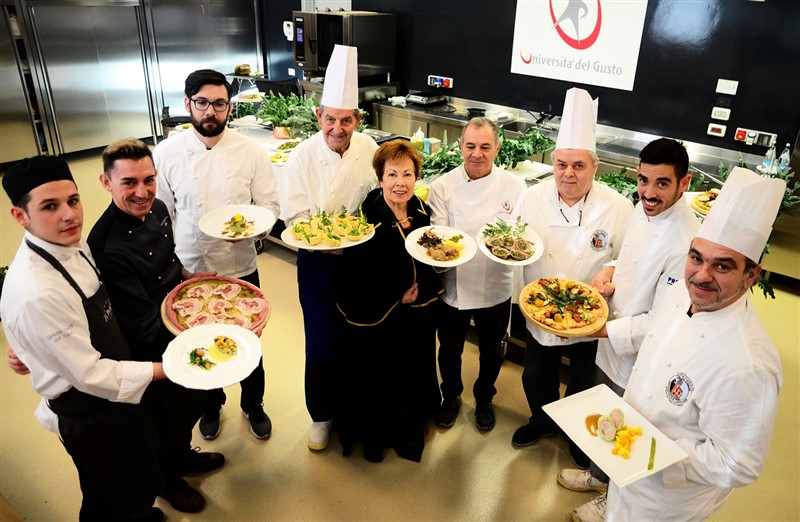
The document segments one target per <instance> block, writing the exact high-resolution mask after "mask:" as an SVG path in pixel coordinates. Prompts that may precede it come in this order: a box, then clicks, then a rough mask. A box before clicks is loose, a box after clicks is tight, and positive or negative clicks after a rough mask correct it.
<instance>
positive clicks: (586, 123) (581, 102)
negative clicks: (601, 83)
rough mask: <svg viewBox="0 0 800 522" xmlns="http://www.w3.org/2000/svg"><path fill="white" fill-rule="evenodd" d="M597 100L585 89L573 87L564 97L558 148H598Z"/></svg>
mask: <svg viewBox="0 0 800 522" xmlns="http://www.w3.org/2000/svg"><path fill="white" fill-rule="evenodd" d="M596 127H597V100H596V99H595V100H592V96H591V95H590V94H589V93H588V92H587V91H585V90H583V89H578V88H577V87H573V88H572V89H570V90H568V91H567V96H566V98H565V99H564V112H563V114H562V115H561V127H559V129H558V139H557V140H556V149H585V150H591V151H593V152H594V151H595V150H596V143H595V136H594V133H595V128H596Z"/></svg>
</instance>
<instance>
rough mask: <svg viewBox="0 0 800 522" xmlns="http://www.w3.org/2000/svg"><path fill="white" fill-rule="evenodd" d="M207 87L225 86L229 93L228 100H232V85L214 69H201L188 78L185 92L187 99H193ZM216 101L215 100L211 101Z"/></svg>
mask: <svg viewBox="0 0 800 522" xmlns="http://www.w3.org/2000/svg"><path fill="white" fill-rule="evenodd" d="M205 85H224V86H225V90H226V91H228V100H230V99H231V84H230V82H229V81H228V79H227V78H225V75H224V74H222V73H221V72H217V71H215V70H213V69H200V70H199V71H195V72H193V73H191V74H190V75H189V76H187V77H186V82H185V84H184V89H183V92H184V93H185V94H186V97H187V98H191V97H192V96H194V95H195V94H197V93H198V92H200V89H202V88H203V86H205ZM211 101H214V100H211Z"/></svg>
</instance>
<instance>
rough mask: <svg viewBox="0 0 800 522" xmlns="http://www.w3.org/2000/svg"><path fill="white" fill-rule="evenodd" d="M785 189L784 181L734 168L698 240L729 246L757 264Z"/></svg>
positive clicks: (698, 233)
mask: <svg viewBox="0 0 800 522" xmlns="http://www.w3.org/2000/svg"><path fill="white" fill-rule="evenodd" d="M785 190H786V182H785V181H783V180H782V179H776V178H766V177H762V176H759V175H758V174H756V173H755V172H753V171H751V170H747V169H744V168H741V167H734V168H733V170H732V171H731V173H730V175H729V176H728V179H727V180H725V184H724V185H723V186H722V190H721V191H720V193H719V196H717V199H716V200H715V201H714V206H713V207H711V210H710V211H709V213H708V216H706V218H705V220H704V221H703V224H702V225H701V226H700V230H698V232H697V236H695V237H700V238H703V239H707V240H709V241H713V242H714V243H718V244H720V245H722V246H726V247H728V248H730V249H732V250H735V251H737V252H739V253H740V254H743V255H744V256H745V257H747V258H748V259H750V260H752V261H756V262H757V261H758V260H759V259H760V258H761V252H763V251H764V245H766V244H767V239H769V235H770V233H771V232H772V225H773V223H775V217H776V216H777V215H778V209H779V208H780V205H781V201H782V200H783V194H784V191H785Z"/></svg>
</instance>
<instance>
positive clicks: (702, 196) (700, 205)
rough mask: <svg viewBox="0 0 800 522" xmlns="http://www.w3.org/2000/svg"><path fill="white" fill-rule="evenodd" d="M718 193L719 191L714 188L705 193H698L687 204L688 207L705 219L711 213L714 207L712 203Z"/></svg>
mask: <svg viewBox="0 0 800 522" xmlns="http://www.w3.org/2000/svg"><path fill="white" fill-rule="evenodd" d="M719 192H720V190H719V189H715V188H712V189H710V190H707V191H705V192H700V193H699V194H696V195H695V196H694V197H693V198H692V200H691V201H690V202H689V205H690V206H691V207H692V210H694V211H695V212H697V213H698V214H700V215H701V216H703V217H705V216H707V215H708V213H709V212H710V211H711V207H713V206H714V202H715V201H716V199H717V196H719Z"/></svg>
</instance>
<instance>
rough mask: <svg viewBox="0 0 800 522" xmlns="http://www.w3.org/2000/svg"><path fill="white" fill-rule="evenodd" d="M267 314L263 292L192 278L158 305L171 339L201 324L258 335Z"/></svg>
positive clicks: (236, 282)
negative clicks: (222, 326)
mask: <svg viewBox="0 0 800 522" xmlns="http://www.w3.org/2000/svg"><path fill="white" fill-rule="evenodd" d="M270 311H271V307H270V304H269V301H268V300H267V297H266V296H265V295H264V292H262V291H261V289H260V288H258V287H257V286H254V285H251V284H250V283H248V282H247V281H242V280H241V279H234V278H232V277H221V276H213V277H195V278H192V279H187V280H186V281H184V282H183V283H181V284H179V285H178V286H176V287H175V288H174V289H173V290H172V291H171V292H170V293H169V294H167V297H165V298H164V302H163V303H162V304H161V319H162V320H163V321H164V324H165V325H166V326H167V329H168V330H169V331H171V332H172V333H174V334H175V335H178V334H179V333H181V332H183V331H185V330H188V329H189V328H193V327H195V326H201V325H204V324H234V325H237V326H241V327H243V328H246V329H248V330H252V331H254V332H256V333H260V332H261V330H262V329H263V328H264V325H265V324H266V322H267V320H269V315H270Z"/></svg>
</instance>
